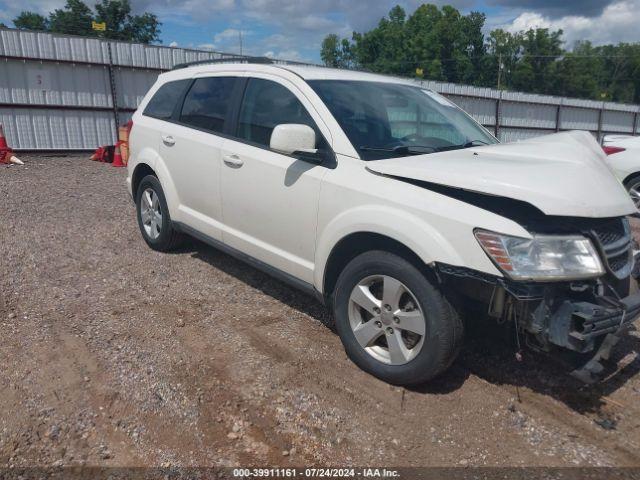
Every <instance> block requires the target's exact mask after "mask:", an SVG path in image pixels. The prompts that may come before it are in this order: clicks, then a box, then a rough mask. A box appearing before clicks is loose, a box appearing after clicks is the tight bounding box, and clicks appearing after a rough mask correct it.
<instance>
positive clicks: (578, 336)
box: [542, 292, 640, 352]
mask: <svg viewBox="0 0 640 480" xmlns="http://www.w3.org/2000/svg"><path fill="white" fill-rule="evenodd" d="M597 300H599V301H600V303H599V304H596V303H591V302H585V301H578V302H576V301H570V300H565V301H563V302H562V303H561V304H560V305H559V307H558V308H557V309H556V310H555V311H554V312H549V314H548V319H546V321H545V323H546V324H547V325H548V336H549V341H550V342H551V343H553V344H554V345H557V346H560V347H565V348H568V349H570V350H574V351H576V352H587V351H591V350H593V348H594V342H595V341H596V340H597V339H599V338H600V337H602V336H603V335H607V334H610V333H612V334H618V333H619V332H621V331H622V330H624V329H625V327H627V326H628V325H629V324H631V323H632V322H633V321H634V320H635V319H636V318H637V317H638V315H639V314H640V292H638V293H636V294H634V295H630V296H628V297H626V298H622V299H620V300H618V299H617V298H612V297H606V296H600V297H598V298H597ZM543 310H544V308H543ZM542 314H543V315H547V314H546V313H545V312H544V311H543V312H542Z"/></svg>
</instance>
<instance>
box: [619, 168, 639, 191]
mask: <svg viewBox="0 0 640 480" xmlns="http://www.w3.org/2000/svg"><path fill="white" fill-rule="evenodd" d="M638 177H640V172H631V173H630V174H629V175H627V176H626V177H625V179H624V180H623V181H622V184H623V185H624V186H625V188H627V183H628V182H629V181H630V180H632V179H634V178H638Z"/></svg>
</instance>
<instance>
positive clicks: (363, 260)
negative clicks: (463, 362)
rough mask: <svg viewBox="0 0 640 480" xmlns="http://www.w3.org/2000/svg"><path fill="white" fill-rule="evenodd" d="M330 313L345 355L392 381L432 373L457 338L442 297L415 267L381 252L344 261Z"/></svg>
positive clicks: (410, 381) (459, 329)
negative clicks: (345, 264)
mask: <svg viewBox="0 0 640 480" xmlns="http://www.w3.org/2000/svg"><path fill="white" fill-rule="evenodd" d="M394 292H396V293H394ZM363 305H364V307H363ZM334 316H335V320H336V330H337V331H338V334H339V335H340V339H341V340H342V344H343V345H344V348H345V351H346V353H347V355H348V356H349V358H350V359H351V360H352V361H353V362H354V363H355V364H356V365H358V366H359V367H360V368H361V369H363V370H364V371H366V372H368V373H370V374H371V375H373V376H375V377H378V378H380V379H381V380H384V381H386V382H388V383H391V384H394V385H404V386H408V385H418V384H422V383H425V382H427V381H428V380H431V379H433V378H434V377H436V376H438V375H439V374H441V373H442V372H444V371H445V370H446V369H447V368H448V367H449V366H450V365H451V363H453V361H454V360H455V358H456V356H457V355H458V352H459V350H460V346H461V344H462V339H463V324H462V320H461V318H460V316H459V315H458V314H457V312H456V311H455V310H454V309H453V307H452V306H451V305H450V303H449V301H448V300H447V299H446V298H445V296H444V295H443V294H442V293H441V292H440V291H439V290H438V289H437V288H436V287H435V286H434V285H433V284H432V282H431V281H430V280H429V279H428V278H427V277H426V276H425V275H424V274H423V273H422V272H421V271H420V270H419V269H418V268H416V267H415V266H414V265H412V264H411V263H409V262H408V261H407V260H405V259H403V258H401V257H399V256H397V255H395V254H392V253H389V252H385V251H371V252H366V253H363V254H361V255H359V256H357V257H356V258H354V259H353V260H352V261H351V262H349V263H348V264H347V266H346V267H345V268H344V270H343V271H342V273H341V274H340V276H339V278H338V281H337V283H336V288H335V292H334ZM420 322H422V324H421V323H420Z"/></svg>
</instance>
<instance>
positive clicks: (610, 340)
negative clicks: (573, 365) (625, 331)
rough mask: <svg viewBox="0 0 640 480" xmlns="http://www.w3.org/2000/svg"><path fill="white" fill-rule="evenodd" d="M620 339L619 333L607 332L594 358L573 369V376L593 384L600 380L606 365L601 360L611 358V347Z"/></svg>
mask: <svg viewBox="0 0 640 480" xmlns="http://www.w3.org/2000/svg"><path fill="white" fill-rule="evenodd" d="M618 340H620V337H619V336H618V335H615V334H613V333H609V334H607V336H606V337H605V338H604V341H603V342H602V345H600V348H599V349H598V351H597V352H596V354H595V355H594V356H593V358H591V360H589V361H588V362H587V363H585V364H584V365H583V366H582V367H580V368H577V369H575V370H574V371H572V372H571V376H572V377H574V378H577V379H578V380H580V381H581V382H583V383H586V384H587V385H592V384H594V383H596V382H597V381H599V380H600V379H601V378H602V373H603V372H604V366H603V365H602V364H601V363H600V360H609V355H610V354H611V349H612V348H613V347H614V346H615V344H616V343H618Z"/></svg>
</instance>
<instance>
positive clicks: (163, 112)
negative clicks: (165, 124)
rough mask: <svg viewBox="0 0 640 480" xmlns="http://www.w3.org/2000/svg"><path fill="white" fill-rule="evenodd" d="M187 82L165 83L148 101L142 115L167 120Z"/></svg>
mask: <svg viewBox="0 0 640 480" xmlns="http://www.w3.org/2000/svg"><path fill="white" fill-rule="evenodd" d="M189 82H190V80H188V79H186V80H177V81H175V82H167V83H165V84H164V85H162V86H161V87H160V88H159V89H158V91H157V92H156V93H155V95H154V96H153V98H152V99H151V100H149V103H148V104H147V107H146V108H145V109H144V112H143V115H146V116H148V117H154V118H159V119H161V120H169V119H170V118H171V114H173V110H174V108H175V107H176V103H178V100H180V97H182V94H183V93H184V89H185V88H187V85H188V84H189Z"/></svg>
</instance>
